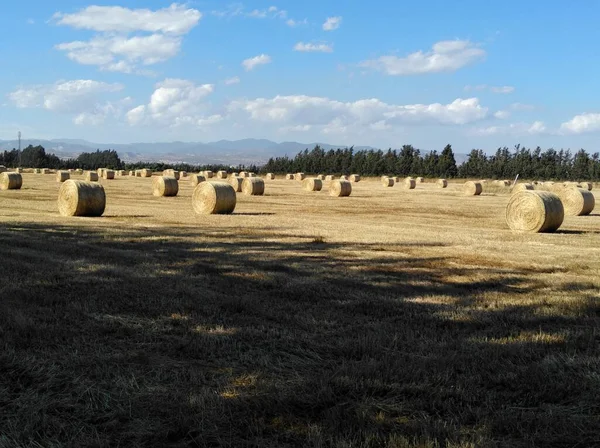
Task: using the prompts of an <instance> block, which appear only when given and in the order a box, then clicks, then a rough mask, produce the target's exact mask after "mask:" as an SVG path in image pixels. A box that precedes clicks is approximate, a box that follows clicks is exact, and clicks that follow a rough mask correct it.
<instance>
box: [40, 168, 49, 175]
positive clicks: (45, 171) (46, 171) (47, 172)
mask: <svg viewBox="0 0 600 448" xmlns="http://www.w3.org/2000/svg"><path fill="white" fill-rule="evenodd" d="M40 174H50V170H49V169H48V168H42V169H40Z"/></svg>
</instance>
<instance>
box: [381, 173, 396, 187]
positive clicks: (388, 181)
mask: <svg viewBox="0 0 600 448" xmlns="http://www.w3.org/2000/svg"><path fill="white" fill-rule="evenodd" d="M381 185H383V186H384V187H393V186H394V178H393V177H387V176H381Z"/></svg>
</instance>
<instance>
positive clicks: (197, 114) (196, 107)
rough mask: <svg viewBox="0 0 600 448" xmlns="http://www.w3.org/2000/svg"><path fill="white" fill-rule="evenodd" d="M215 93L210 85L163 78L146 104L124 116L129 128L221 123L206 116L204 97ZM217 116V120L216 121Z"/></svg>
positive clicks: (215, 116)
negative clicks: (145, 125) (142, 125)
mask: <svg viewBox="0 0 600 448" xmlns="http://www.w3.org/2000/svg"><path fill="white" fill-rule="evenodd" d="M213 91H214V86H213V85H212V84H200V85H197V84H194V83H193V82H192V81H188V80H184V79H165V80H164V81H162V82H160V83H158V84H156V86H155V90H154V92H153V93H152V95H151V96H150V102H149V103H148V104H147V105H140V106H137V107H134V108H133V109H131V110H130V111H129V112H127V114H126V119H127V121H128V123H129V124H130V125H132V126H133V125H138V124H147V125H161V126H171V127H174V126H181V125H192V126H206V125H208V124H211V123H216V122H217V121H219V120H220V116H218V115H215V114H213V115H210V116H208V117H207V116H206V114H205V111H206V110H207V108H208V107H207V105H206V104H204V103H203V100H204V98H206V97H207V96H208V95H210V94H211V93H212V92H213ZM217 117H219V118H218V119H217Z"/></svg>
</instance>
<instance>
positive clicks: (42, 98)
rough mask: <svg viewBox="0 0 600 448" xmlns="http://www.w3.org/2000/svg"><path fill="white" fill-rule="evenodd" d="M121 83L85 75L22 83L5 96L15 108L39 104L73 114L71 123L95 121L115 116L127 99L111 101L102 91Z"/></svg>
mask: <svg viewBox="0 0 600 448" xmlns="http://www.w3.org/2000/svg"><path fill="white" fill-rule="evenodd" d="M122 89H123V86H122V85H121V84H108V83H104V82H99V81H93V80H89V79H79V80H73V81H63V82H58V83H56V84H53V85H41V86H32V87H23V88H19V89H17V90H15V91H13V92H11V93H10V94H9V95H8V97H9V99H10V101H12V103H13V104H14V105H15V106H16V107H18V108H42V109H46V110H49V111H53V112H59V113H65V114H74V115H75V117H74V122H75V124H99V123H102V122H104V120H105V118H106V117H108V116H113V115H114V116H118V115H119V114H120V112H121V110H122V107H123V106H124V105H126V104H127V103H128V102H129V101H130V99H129V98H124V99H122V100H119V101H116V102H111V101H106V100H103V99H102V97H103V96H104V95H106V94H110V93H114V92H119V91H121V90H122Z"/></svg>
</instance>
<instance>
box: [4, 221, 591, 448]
mask: <svg viewBox="0 0 600 448" xmlns="http://www.w3.org/2000/svg"><path fill="white" fill-rule="evenodd" d="M232 238H233V239H234V240H233V241H232ZM274 240H277V241H274ZM423 248H429V249H431V250H435V249H436V248H438V249H440V250H441V249H443V246H441V245H439V244H435V243H433V244H426V243H421V242H413V243H408V244H402V245H394V246H382V245H377V244H329V243H327V242H323V241H321V240H320V239H318V238H317V239H314V240H313V239H310V238H307V239H304V240H303V239H301V238H290V237H289V236H287V235H277V234H275V233H274V232H272V231H264V232H259V233H256V234H240V235H233V234H232V232H231V231H226V230H222V229H219V228H202V229H197V230H193V231H192V230H189V229H188V230H185V229H184V230H182V231H177V230H176V229H173V230H171V231H167V230H166V229H155V228H152V229H146V230H140V229H135V228H134V229H129V230H122V231H118V232H116V231H115V232H113V233H108V234H107V232H106V231H100V230H90V229H85V228H82V227H69V226H35V225H18V226H16V225H13V226H7V225H1V226H0V253H1V254H2V256H1V257H0V272H1V273H2V274H1V275H2V276H1V284H0V338H1V339H0V342H1V343H2V351H1V352H0V409H2V413H0V445H1V446H31V445H32V444H34V443H36V444H38V445H41V446H90V447H91V446H94V447H105V446H106V447H109V446H117V445H119V446H173V447H184V446H231V447H241V446H268V447H282V446H299V447H300V446H315V447H317V446H318V447H325V446H336V447H337V446H339V447H351V446H352V447H362V446H372V447H376V446H377V447H378V446H393V447H405V446H423V447H425V446H431V447H433V446H438V445H436V444H439V446H445V445H446V442H448V443H455V445H454V446H465V447H466V446H557V447H558V446H576V445H578V446H594V444H597V443H599V442H600V440H599V439H598V436H597V434H600V423H599V420H598V418H597V416H598V413H599V412H600V404H599V403H600V392H599V391H600V382H599V381H598V378H599V376H598V370H599V369H598V367H599V365H600V361H599V359H598V344H599V339H600V337H599V336H598V332H597V328H598V326H599V323H600V322H599V321H600V318H599V316H600V307H599V305H598V299H597V294H596V293H597V290H595V289H594V288H595V285H594V284H586V283H577V284H575V283H570V284H566V285H564V286H563V290H562V291H561V290H557V289H556V285H552V288H553V289H552V291H553V293H554V294H565V295H566V297H565V303H564V306H563V308H561V306H562V305H561V306H558V308H557V307H556V305H552V304H551V303H550V302H549V301H547V300H546V298H545V295H544V293H543V291H547V290H548V288H549V285H548V284H547V283H546V282H545V280H544V275H550V274H552V272H548V271H544V270H536V269H535V268H530V269H527V270H521V271H517V270H514V269H510V268H506V267H503V266H502V265H498V266H491V267H486V266H483V267H481V266H479V267H468V266H461V264H460V262H459V261H460V260H454V259H452V258H448V256H447V253H445V254H444V256H437V255H436V256H434V255H420V254H421V253H422V252H423ZM568 294H571V295H572V298H570V297H569V296H568ZM469 444H471V445H469Z"/></svg>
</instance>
